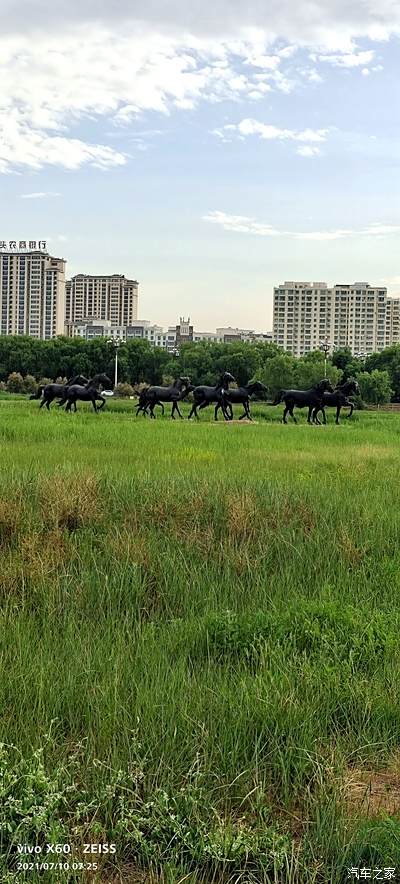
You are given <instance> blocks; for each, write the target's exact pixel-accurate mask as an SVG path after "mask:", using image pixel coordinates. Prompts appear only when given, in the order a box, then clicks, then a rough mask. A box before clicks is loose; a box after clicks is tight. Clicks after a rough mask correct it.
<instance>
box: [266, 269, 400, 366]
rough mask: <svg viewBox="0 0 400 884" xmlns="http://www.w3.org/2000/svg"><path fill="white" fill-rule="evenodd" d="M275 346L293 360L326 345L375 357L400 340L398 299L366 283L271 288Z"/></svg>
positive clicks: (307, 283) (305, 284)
mask: <svg viewBox="0 0 400 884" xmlns="http://www.w3.org/2000/svg"><path fill="white" fill-rule="evenodd" d="M273 336H274V341H275V343H276V344H278V345H279V346H280V347H283V349H284V350H287V351H288V352H289V353H292V354H293V355H294V356H304V354H306V353H309V352H310V351H312V350H317V349H318V348H319V347H320V345H321V342H322V341H324V340H326V339H327V340H328V341H329V342H330V344H331V346H332V347H350V349H351V351H352V353H354V354H357V353H360V354H361V353H362V354H368V353H374V352H377V351H379V350H383V349H384V348H385V347H387V346H389V345H390V344H391V343H395V342H397V341H399V336H400V299H397V298H396V299H391V298H388V297H387V290H386V288H382V287H374V286H370V285H369V283H367V282H355V283H353V284H352V285H349V284H345V285H342V284H341V285H335V286H333V287H332V288H328V286H327V283H326V282H285V283H284V284H283V285H279V286H277V287H276V288H274V320H273Z"/></svg>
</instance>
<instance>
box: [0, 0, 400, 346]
mask: <svg viewBox="0 0 400 884" xmlns="http://www.w3.org/2000/svg"><path fill="white" fill-rule="evenodd" d="M93 8H94V7H93V4H92V3H91V2H90V0H83V2H81V3H79V4H78V3H76V2H74V0H72V2H71V3H69V4H66V3H60V4H58V5H57V7H55V6H54V5H50V4H49V3H47V2H42V3H41V4H40V6H38V4H36V3H35V4H32V5H31V6H30V7H28V8H27V14H26V16H25V15H24V20H23V22H21V21H20V20H17V17H16V16H15V14H14V12H13V8H12V5H11V3H8V0H6V2H5V14H4V16H3V21H4V23H5V28H6V30H4V31H3V32H2V35H1V36H0V50H1V51H0V59H1V61H0V71H1V75H2V84H3V88H2V95H1V97H0V200H1V204H2V206H3V224H2V235H4V236H7V237H9V238H10V239H11V238H12V237H13V236H15V234H16V233H18V234H19V233H24V234H25V235H28V236H30V237H33V238H35V235H37V233H40V234H41V235H42V237H43V239H44V240H47V244H48V249H49V252H50V253H51V254H53V255H60V257H61V256H64V257H66V258H67V260H68V268H67V276H68V278H69V279H70V278H71V277H72V276H74V275H76V274H78V273H81V272H84V273H88V274H96V275H109V274H113V273H125V274H126V276H127V277H128V278H132V279H136V278H138V279H139V280H140V284H141V308H140V312H141V313H142V315H146V317H149V318H150V319H152V320H153V321H157V322H160V323H161V324H162V325H164V326H167V325H168V323H169V322H170V321H171V317H173V316H179V315H180V314H181V313H182V312H189V313H190V314H191V315H193V316H194V315H195V316H196V324H197V326H198V327H200V328H203V329H214V328H217V327H218V326H223V325H224V324H225V322H226V319H227V317H228V318H229V322H231V323H232V324H234V325H237V326H238V327H247V326H248V327H253V328H256V329H260V330H264V329H270V328H272V309H273V288H274V285H276V284H277V282H278V281H279V280H280V279H282V278H285V279H309V278H311V279H328V280H330V281H331V283H332V284H333V285H334V284H335V283H341V282H346V281H351V280H354V279H360V278H361V279H368V280H369V282H370V284H371V285H375V286H385V287H387V289H388V293H389V294H390V295H397V294H399V292H400V269H399V267H398V257H397V256H398V251H399V248H398V246H399V236H400V222H399V215H398V205H399V196H400V192H399V191H400V179H399V175H398V153H399V151H398V144H399V140H400V131H399V123H398V121H397V119H396V116H395V114H394V110H393V109H394V107H395V106H396V95H397V91H396V90H397V78H398V37H399V34H400V10H397V9H396V10H395V9H394V8H393V4H392V3H390V2H385V0H384V2H383V3H381V4H380V6H379V9H376V8H375V7H374V5H373V4H372V2H369V0H368V2H366V3H365V2H361V0H355V2H353V3H349V4H346V6H345V8H344V5H343V4H341V3H339V2H335V0H328V2H327V3H326V4H324V8H318V9H317V8H313V10H312V11H310V7H309V5H308V4H307V3H306V2H305V0H303V2H299V3H297V4H296V8H295V10H293V4H291V3H290V2H288V0H286V2H285V0H283V2H281V3H280V4H275V3H271V4H269V5H268V10H261V9H260V5H259V4H256V3H251V2H250V3H249V4H246V9H245V10H244V9H243V8H242V7H241V6H240V7H239V4H238V3H237V2H235V0H233V2H232V0H231V2H230V3H229V4H228V3H227V2H224V0H220V2H218V3H217V4H214V7H213V11H212V16H211V14H209V17H208V18H204V11H203V18H202V17H201V16H199V8H198V6H197V4H196V3H194V2H189V3H188V4H185V6H184V5H183V4H181V5H179V4H178V5H174V4H171V3H167V4H159V3H157V0H154V2H152V3H151V4H150V5H149V6H148V9H147V10H146V12H143V10H142V9H140V11H139V7H138V6H136V4H135V3H133V4H127V3H124V2H122V0H121V2H118V3H116V4H114V5H113V8H112V11H111V8H110V9H108V8H107V6H106V4H102V3H98V4H96V10H95V12H94V11H93ZM31 11H32V14H30V13H31ZM28 71H29V75H28ZM372 106H373V107H374V117H373V118H372V116H371V113H370V109H371V107H372Z"/></svg>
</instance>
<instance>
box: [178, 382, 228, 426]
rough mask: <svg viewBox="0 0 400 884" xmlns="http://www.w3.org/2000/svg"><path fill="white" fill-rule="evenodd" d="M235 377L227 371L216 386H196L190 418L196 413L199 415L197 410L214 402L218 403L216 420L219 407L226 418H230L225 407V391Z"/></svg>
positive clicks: (215, 412) (216, 414)
mask: <svg viewBox="0 0 400 884" xmlns="http://www.w3.org/2000/svg"><path fill="white" fill-rule="evenodd" d="M234 381H235V378H234V377H233V375H232V374H230V372H229V371H225V372H224V374H223V375H221V377H220V379H219V381H218V384H216V385H215V387H205V386H200V387H195V388H194V390H193V405H192V408H191V410H190V413H189V415H188V418H189V420H190V418H191V417H192V416H193V415H194V416H195V417H198V414H197V412H198V411H201V410H202V409H203V408H206V407H207V405H211V404H212V403H216V405H215V409H214V420H216V421H217V420H218V409H219V408H221V409H222V414H223V415H224V418H225V420H228V418H227V415H226V413H225V407H224V399H223V395H224V393H226V392H227V390H229V384H230V383H233V382H234Z"/></svg>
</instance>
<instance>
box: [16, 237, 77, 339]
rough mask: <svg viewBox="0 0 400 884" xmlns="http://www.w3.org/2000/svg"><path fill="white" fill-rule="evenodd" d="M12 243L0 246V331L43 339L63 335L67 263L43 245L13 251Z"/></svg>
mask: <svg viewBox="0 0 400 884" xmlns="http://www.w3.org/2000/svg"><path fill="white" fill-rule="evenodd" d="M1 246H3V244H1ZM4 246H6V244H5V243H4ZM15 246H16V244H13V248H12V249H7V248H3V247H1V248H0V295H1V320H0V334H2V335H31V336H32V337H33V338H41V339H43V340H48V339H49V338H53V337H54V336H55V335H62V334H63V333H64V321H65V264H66V262H65V261H64V259H63V258H53V257H52V256H51V255H49V254H48V253H47V251H45V250H44V249H43V248H41V249H36V247H35V248H34V249H32V251H31V250H29V249H26V248H25V249H24V248H19V249H18V250H16V248H15ZM35 246H36V244H35Z"/></svg>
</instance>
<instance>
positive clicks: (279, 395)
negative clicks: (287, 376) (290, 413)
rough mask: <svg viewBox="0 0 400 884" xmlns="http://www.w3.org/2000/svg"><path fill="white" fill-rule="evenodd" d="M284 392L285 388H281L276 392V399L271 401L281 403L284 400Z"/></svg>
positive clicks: (274, 403)
mask: <svg viewBox="0 0 400 884" xmlns="http://www.w3.org/2000/svg"><path fill="white" fill-rule="evenodd" d="M284 392H285V391H284V390H279V393H277V394H276V396H275V399H274V401H273V402H271V405H279V403H280V402H282V396H283V394H284Z"/></svg>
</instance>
